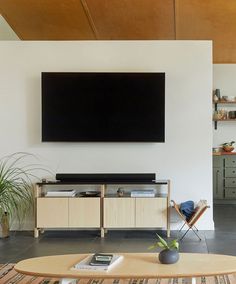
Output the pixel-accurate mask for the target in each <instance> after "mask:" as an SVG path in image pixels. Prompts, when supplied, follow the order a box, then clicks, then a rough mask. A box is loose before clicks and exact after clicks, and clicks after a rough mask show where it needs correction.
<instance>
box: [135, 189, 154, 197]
mask: <svg viewBox="0 0 236 284" xmlns="http://www.w3.org/2000/svg"><path fill="white" fill-rule="evenodd" d="M130 195H131V197H155V190H153V189H150V190H149V189H145V190H132V191H131V194H130Z"/></svg>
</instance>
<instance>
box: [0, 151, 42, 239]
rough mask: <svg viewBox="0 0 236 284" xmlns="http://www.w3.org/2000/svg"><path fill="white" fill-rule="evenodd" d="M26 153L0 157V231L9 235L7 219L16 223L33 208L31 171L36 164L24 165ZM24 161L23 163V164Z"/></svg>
mask: <svg viewBox="0 0 236 284" xmlns="http://www.w3.org/2000/svg"><path fill="white" fill-rule="evenodd" d="M29 156H32V155H31V154H28V153H15V154H12V155H10V156H6V157H4V158H2V159H0V229H1V230H0V231H1V237H8V236H9V220H10V221H12V220H13V219H14V218H16V219H17V221H18V223H19V224H21V222H22V221H23V220H24V218H25V217H26V215H27V213H28V212H29V211H30V210H31V209H32V208H33V204H34V202H33V183H32V181H31V180H32V178H33V177H34V175H33V171H34V170H36V169H37V168H36V165H31V164H30V165H25V160H26V158H27V157H29ZM23 163H24V164H23Z"/></svg>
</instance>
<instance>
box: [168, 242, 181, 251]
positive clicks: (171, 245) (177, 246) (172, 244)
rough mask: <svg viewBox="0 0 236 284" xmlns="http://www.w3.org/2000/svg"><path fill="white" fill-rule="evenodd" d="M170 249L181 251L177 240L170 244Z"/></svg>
mask: <svg viewBox="0 0 236 284" xmlns="http://www.w3.org/2000/svg"><path fill="white" fill-rule="evenodd" d="M169 247H170V249H172V248H173V249H177V250H178V249H179V243H178V241H177V240H173V241H172V242H170V244H169Z"/></svg>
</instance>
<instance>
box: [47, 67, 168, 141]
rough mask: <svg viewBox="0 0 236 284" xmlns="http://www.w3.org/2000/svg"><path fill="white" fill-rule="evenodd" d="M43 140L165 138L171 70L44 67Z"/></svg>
mask: <svg viewBox="0 0 236 284" xmlns="http://www.w3.org/2000/svg"><path fill="white" fill-rule="evenodd" d="M42 141H44V142H46V141H47V142H164V141H165V73H89V72H88V73H54V72H43V73H42Z"/></svg>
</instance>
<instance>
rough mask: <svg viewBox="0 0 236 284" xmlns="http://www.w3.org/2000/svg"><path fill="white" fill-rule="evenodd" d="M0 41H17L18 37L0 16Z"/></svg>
mask: <svg viewBox="0 0 236 284" xmlns="http://www.w3.org/2000/svg"><path fill="white" fill-rule="evenodd" d="M0 40H19V38H18V36H17V35H16V34H15V32H14V31H13V30H12V28H11V27H10V26H9V25H8V23H7V22H6V20H5V19H4V18H3V17H2V16H1V15H0Z"/></svg>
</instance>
